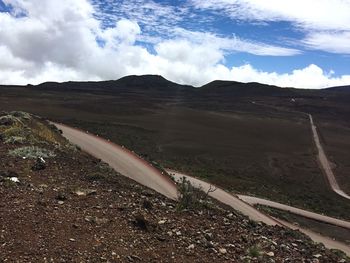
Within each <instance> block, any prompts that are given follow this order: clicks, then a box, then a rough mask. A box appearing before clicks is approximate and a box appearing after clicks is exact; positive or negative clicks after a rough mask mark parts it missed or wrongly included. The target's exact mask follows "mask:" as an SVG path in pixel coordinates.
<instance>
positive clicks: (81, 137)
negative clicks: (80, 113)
mask: <svg viewBox="0 0 350 263" xmlns="http://www.w3.org/2000/svg"><path fill="white" fill-rule="evenodd" d="M54 124H55V125H56V126H57V128H59V129H61V130H62V131H63V136H65V137H66V138H67V139H68V140H69V141H71V142H72V143H74V144H76V145H78V146H79V147H81V149H82V150H84V151H86V152H87V153H89V154H91V155H92V156H94V157H96V158H99V159H101V160H103V161H104V162H106V163H108V164H109V165H110V166H111V167H112V168H114V169H115V170H116V171H117V172H119V173H121V174H123V175H125V176H127V177H129V178H131V179H133V180H135V181H137V182H139V183H140V184H143V185H145V186H147V187H149V188H152V189H154V190H156V191H157V192H159V193H161V194H163V195H165V196H167V197H169V198H171V199H176V198H177V189H176V185H175V184H174V182H173V181H171V180H170V179H169V178H168V177H167V176H165V175H163V174H162V173H161V172H159V171H158V170H157V169H155V168H154V167H152V166H151V165H150V164H148V163H147V162H146V161H144V160H143V159H141V158H139V157H138V156H136V155H135V154H134V153H132V152H130V151H129V150H127V149H125V148H123V147H120V146H119V145H116V144H114V143H111V142H109V141H107V140H104V139H102V138H99V137H97V136H94V135H91V134H88V133H85V132H83V131H81V130H78V129H74V128H71V127H68V126H66V125H62V124H57V123H54ZM170 173H172V174H173V175H174V176H175V177H176V178H181V177H182V176H185V177H187V178H188V179H189V180H190V181H191V182H192V183H193V184H194V186H197V187H202V188H203V189H204V190H205V189H208V187H210V184H208V183H206V182H204V181H201V180H199V179H196V178H193V177H190V176H187V175H184V174H181V173H177V172H173V171H170ZM210 196H212V197H213V198H216V199H217V200H219V201H220V202H223V203H225V204H227V205H230V206H231V207H233V208H234V209H236V210H237V211H240V212H241V213H242V214H244V215H246V216H248V217H249V218H251V219H252V220H256V221H262V222H264V223H266V224H268V225H285V226H288V227H291V228H293V229H299V230H300V231H302V232H304V233H306V234H307V235H308V236H309V237H310V238H312V239H313V240H314V241H316V242H322V243H323V244H325V245H326V246H327V247H328V248H337V249H340V250H342V251H344V252H345V253H346V254H347V255H349V256H350V247H349V246H347V245H345V244H343V243H340V242H337V241H334V240H332V239H330V238H327V237H324V236H321V235H319V234H317V233H314V232H312V231H309V230H306V229H302V228H300V227H296V226H293V225H291V224H288V223H284V222H283V223H282V222H281V221H280V220H275V219H273V218H272V217H269V216H267V215H265V214H263V213H261V212H260V211H258V210H256V209H255V208H253V207H252V206H250V205H249V204H247V203H245V202H243V201H241V200H239V199H238V198H237V197H235V196H233V195H231V194H229V193H227V192H225V191H224V190H222V189H219V188H217V189H216V191H214V192H211V193H210Z"/></svg>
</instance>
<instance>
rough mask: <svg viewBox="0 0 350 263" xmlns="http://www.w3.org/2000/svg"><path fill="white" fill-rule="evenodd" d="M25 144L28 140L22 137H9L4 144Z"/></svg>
mask: <svg viewBox="0 0 350 263" xmlns="http://www.w3.org/2000/svg"><path fill="white" fill-rule="evenodd" d="M25 142H26V138H24V137H21V136H12V137H8V138H6V139H5V141H4V143H6V144H20V143H25Z"/></svg>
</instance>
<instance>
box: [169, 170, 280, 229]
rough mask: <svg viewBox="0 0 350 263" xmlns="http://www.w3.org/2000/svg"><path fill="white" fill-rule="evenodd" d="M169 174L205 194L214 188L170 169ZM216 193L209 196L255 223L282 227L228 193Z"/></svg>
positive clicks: (218, 191)
mask: <svg viewBox="0 0 350 263" xmlns="http://www.w3.org/2000/svg"><path fill="white" fill-rule="evenodd" d="M167 172H168V173H169V174H170V175H172V176H174V177H175V180H177V181H179V180H180V179H181V178H182V177H185V178H186V179H187V180H189V181H190V182H191V184H192V185H193V186H194V187H196V188H200V189H202V190H203V191H204V192H207V191H208V189H209V188H210V187H211V186H213V185H212V184H209V183H207V182H204V181H202V180H199V179H197V178H194V177H191V176H188V175H185V174H182V173H179V172H176V171H173V170H170V169H168V170H167ZM215 189H216V190H215V191H213V192H210V193H209V195H210V196H211V197H213V198H215V199H216V200H219V201H220V202H222V203H224V204H227V205H229V206H231V207H232V208H234V209H235V210H237V211H240V212H241V213H242V214H244V215H246V216H248V217H249V218H250V219H252V220H254V221H262V222H264V223H265V224H267V225H280V224H279V223H278V222H277V221H276V220H275V219H273V218H271V217H269V216H267V215H265V214H263V213H261V212H260V211H258V210H256V209H255V208H254V207H252V206H251V205H249V204H247V203H245V202H243V201H241V200H239V199H238V198H237V197H235V196H234V195H231V194H229V193H227V192H226V191H224V190H222V189H220V188H217V187H215Z"/></svg>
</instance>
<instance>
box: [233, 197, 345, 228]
mask: <svg viewBox="0 0 350 263" xmlns="http://www.w3.org/2000/svg"><path fill="white" fill-rule="evenodd" d="M238 198H239V199H241V200H243V201H244V202H246V203H248V204H250V205H265V206H268V207H272V208H277V209H280V210H283V211H287V212H290V213H292V214H295V215H300V216H303V217H306V218H310V219H314V220H317V221H319V222H323V223H328V224H331V225H335V226H340V227H343V228H347V229H350V222H347V221H344V220H340V219H336V218H333V217H329V216H324V215H320V214H317V213H314V212H310V211H306V210H303V209H300V208H296V207H293V206H289V205H284V204H281V203H277V202H273V201H270V200H266V199H262V198H258V197H253V196H247V195H238Z"/></svg>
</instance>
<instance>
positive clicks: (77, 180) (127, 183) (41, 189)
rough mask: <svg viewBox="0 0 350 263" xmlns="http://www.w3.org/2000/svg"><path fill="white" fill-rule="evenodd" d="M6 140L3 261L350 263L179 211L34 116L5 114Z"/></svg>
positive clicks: (305, 243)
mask: <svg viewBox="0 0 350 263" xmlns="http://www.w3.org/2000/svg"><path fill="white" fill-rule="evenodd" d="M4 116H5V118H4ZM11 129H12V130H11ZM22 129H25V132H22V131H21V130H22ZM9 130H10V131H9ZM0 134H1V136H0V138H1V139H0V160H1V163H0V197H1V199H0V220H1V224H0V262H314V263H316V262H348V261H346V258H345V257H343V255H342V254H341V253H340V252H332V251H330V250H328V249H325V248H324V246H323V245H319V244H314V243H313V242H312V241H311V240H310V239H308V238H307V237H306V236H304V235H302V234H301V233H299V232H295V231H291V230H289V229H285V228H281V227H277V226H276V227H269V226H265V225H263V224H261V223H256V222H252V221H250V220H248V219H247V218H246V217H244V216H242V215H240V214H239V213H237V212H235V211H234V210H232V209H230V208H228V207H225V206H222V205H220V204H217V203H215V202H214V201H211V202H210V204H209V205H205V206H199V207H197V208H196V209H193V210H189V211H187V210H181V211H180V210H179V209H178V208H179V206H178V205H177V203H176V202H174V201H171V200H168V199H166V198H165V197H163V196H161V195H159V194H157V193H155V192H154V191H152V190H149V189H147V188H145V187H143V186H141V185H139V184H137V183H135V182H133V181H131V180H129V179H127V178H125V177H123V176H121V175H119V174H117V173H116V172H115V171H113V170H112V169H110V168H109V167H108V166H107V165H106V164H104V163H102V162H100V161H99V160H96V159H94V158H92V157H90V156H88V155H87V154H85V153H83V152H80V151H79V150H78V149H76V148H75V147H74V146H72V145H70V144H69V143H68V142H67V141H66V140H65V139H63V138H62V137H61V136H60V133H59V131H58V130H55V129H54V128H53V127H51V126H49V125H48V124H47V123H46V122H44V121H43V120H41V119H40V118H37V117H35V116H31V115H28V114H25V113H2V114H0ZM11 136H12V137H16V138H12V137H11ZM11 138H12V139H11ZM19 138H21V139H19ZM24 147H30V148H25V150H23V148H24ZM19 149H22V150H19ZM14 178H16V179H14Z"/></svg>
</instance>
